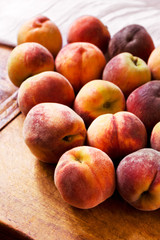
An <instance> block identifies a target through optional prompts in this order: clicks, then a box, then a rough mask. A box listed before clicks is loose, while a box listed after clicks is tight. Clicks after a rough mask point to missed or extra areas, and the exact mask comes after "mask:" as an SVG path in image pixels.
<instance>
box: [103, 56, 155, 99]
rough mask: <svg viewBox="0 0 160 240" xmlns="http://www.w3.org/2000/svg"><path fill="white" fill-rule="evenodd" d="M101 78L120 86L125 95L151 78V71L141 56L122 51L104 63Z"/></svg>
mask: <svg viewBox="0 0 160 240" xmlns="http://www.w3.org/2000/svg"><path fill="white" fill-rule="evenodd" d="M102 78H103V80H107V81H110V82H113V83H114V84H116V85H117V86H118V87H120V89H121V90H122V92H123V93H124V95H125V96H126V97H127V96H128V95H129V94H130V93H131V92H132V91H133V90H134V89H136V88H137V87H139V86H141V85H143V84H144V83H146V82H149V81H150V80H151V72H150V70H149V67H148V65H147V64H146V63H145V62H144V61H143V60H142V59H141V58H138V57H136V56H133V55H132V54H130V53H127V52H123V53H120V54H118V55H116V56H115V57H114V58H112V59H111V60H110V61H109V62H108V63H107V64H106V66H105V68H104V70H103V76H102Z"/></svg>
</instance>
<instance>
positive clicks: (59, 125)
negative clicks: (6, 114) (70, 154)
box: [23, 103, 86, 163]
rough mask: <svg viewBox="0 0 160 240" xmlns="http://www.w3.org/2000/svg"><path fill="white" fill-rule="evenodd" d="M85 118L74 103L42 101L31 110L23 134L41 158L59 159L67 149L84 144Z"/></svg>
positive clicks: (51, 161)
mask: <svg viewBox="0 0 160 240" xmlns="http://www.w3.org/2000/svg"><path fill="white" fill-rule="evenodd" d="M85 137H86V128H85V124H84V122H83V119H82V118H81V117H80V116H79V115H78V114H77V113H75V112H74V111H73V110H72V109H71V108H70V107H68V106H66V105H63V104H60V103H39V104H37V105H35V106H34V107H33V108H32V109H31V110H30V111H29V112H28V114H27V116H26V118H25V120H24V125H23V138H24V141H25V143H26V145H27V146H28V148H29V149H30V151H31V152H32V154H33V155H34V156H35V157H37V158H38V159H39V160H40V161H43V162H47V163H57V162H58V160H59V158H60V157H61V155H62V154H63V153H64V152H66V151H67V150H69V149H71V148H73V147H77V146H81V145H83V144H84V141H85Z"/></svg>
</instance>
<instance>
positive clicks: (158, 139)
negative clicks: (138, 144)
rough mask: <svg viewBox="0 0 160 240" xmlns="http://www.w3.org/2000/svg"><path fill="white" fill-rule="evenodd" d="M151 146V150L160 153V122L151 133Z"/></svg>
mask: <svg viewBox="0 0 160 240" xmlns="http://www.w3.org/2000/svg"><path fill="white" fill-rule="evenodd" d="M150 145H151V148H153V149H155V150H157V151H160V122H158V123H157V124H156V125H155V126H154V127H153V129H152V131H151V136H150Z"/></svg>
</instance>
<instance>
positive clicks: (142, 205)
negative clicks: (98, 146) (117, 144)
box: [116, 148, 160, 211]
mask: <svg viewBox="0 0 160 240" xmlns="http://www.w3.org/2000/svg"><path fill="white" fill-rule="evenodd" d="M116 176H117V189H118V191H119V193H120V195H121V196H122V198H123V199H124V200H125V201H127V202H128V203H129V204H130V205H132V206H133V207H135V208H136V209H139V210H142V211H153V210H156V209H158V208H160V153H159V152H158V151H156V150H154V149H151V148H143V149H140V150H138V151H135V152H134V153H131V154H129V155H128V156H126V157H125V158H124V159H122V160H121V162H120V163H119V165H118V167H117V171H116Z"/></svg>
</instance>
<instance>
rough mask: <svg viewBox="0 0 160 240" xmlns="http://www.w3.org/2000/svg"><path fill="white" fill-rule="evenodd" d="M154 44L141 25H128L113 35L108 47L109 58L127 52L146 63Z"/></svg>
mask: <svg viewBox="0 0 160 240" xmlns="http://www.w3.org/2000/svg"><path fill="white" fill-rule="evenodd" d="M154 48H155V46H154V42H153V39H152V37H151V35H150V34H149V33H148V31H147V30H146V29H145V28H144V27H143V26H141V25H138V24H130V25H127V26H125V27H124V28H122V29H121V30H120V31H118V32H117V33H115V34H114V36H113V37H112V38H111V40H110V42H109V46H108V55H109V57H110V59H111V58H113V57H114V56H116V55H117V54H119V53H122V52H129V53H131V54H132V55H134V56H137V57H139V58H141V59H143V60H144V61H145V62H147V60H148V58H149V56H150V54H151V52H152V51H153V50H154Z"/></svg>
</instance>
